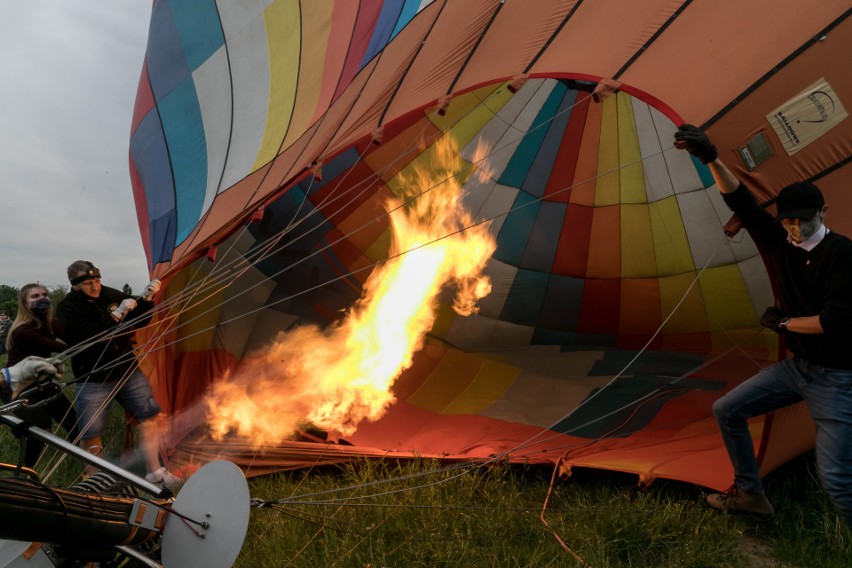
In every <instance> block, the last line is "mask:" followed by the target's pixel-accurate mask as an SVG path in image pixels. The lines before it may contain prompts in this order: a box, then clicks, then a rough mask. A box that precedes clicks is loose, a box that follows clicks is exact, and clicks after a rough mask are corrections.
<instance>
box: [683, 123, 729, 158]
mask: <svg viewBox="0 0 852 568" xmlns="http://www.w3.org/2000/svg"><path fill="white" fill-rule="evenodd" d="M674 145H675V148H677V149H679V150H684V149H686V151H687V152H689V153H690V154H692V155H693V156H695V157H696V158H698V159H699V160H701V163H702V164H709V163H710V162H712V161H713V160H715V159H716V158H718V157H719V152H718V151H717V150H716V146H714V145H713V144H712V143H711V142H710V139H709V138H707V135H706V134H705V133H704V131H703V130H701V129H700V128H698V127H697V126H693V125H691V124H681V125H680V126H678V127H677V132H675V144H674Z"/></svg>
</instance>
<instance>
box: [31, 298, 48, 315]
mask: <svg viewBox="0 0 852 568" xmlns="http://www.w3.org/2000/svg"><path fill="white" fill-rule="evenodd" d="M30 309H31V310H32V311H33V313H36V314H40V315H44V314H46V313H47V312H49V311H50V298H39V299H38V300H36V301H35V302H33V303H32V305H30Z"/></svg>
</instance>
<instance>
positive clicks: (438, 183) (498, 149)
mask: <svg viewBox="0 0 852 568" xmlns="http://www.w3.org/2000/svg"><path fill="white" fill-rule="evenodd" d="M539 88H540V87H539ZM499 91H500V89H495V91H494V92H492V93H491V94H489V96H488V97H486V98H485V99H484V100H482V101H481V102H480V104H479V105H478V106H485V108H488V107H487V105H486V103H487V101H488V99H489V98H490V97H493V96H495V93H497V92H499ZM580 102H582V101H575V102H574V103H573V104H572V105H571V106H569V107H567V108H565V109H563V110H562V111H559V112H558V113H556V114H554V116H553V117H551V118H550V119H548V120H547V121H543V122H542V123H540V124H538V125H536V126H535V127H533V128H531V129H529V130H527V131H525V132H523V133H520V134H519V136H518V137H517V138H516V139H514V140H511V141H509V142H508V143H506V144H504V145H503V146H500V147H498V148H496V149H492V151H491V152H490V153H489V154H488V155H486V156H484V157H483V158H481V159H479V160H477V161H475V162H474V165H475V164H477V163H480V162H482V161H484V160H486V159H488V157H489V156H490V155H491V154H493V153H495V152H498V151H501V150H503V149H504V148H506V147H508V146H511V145H512V144H514V143H515V142H518V141H520V140H521V139H522V138H523V137H525V136H527V135H528V134H529V133H531V132H533V131H535V130H536V129H538V128H541V127H544V126H545V125H546V124H548V123H549V121H551V120H553V119H555V118H556V117H557V116H559V115H560V114H564V113H566V112H568V111H570V110H571V109H572V108H573V107H574V106H576V105H578V104H580ZM527 104H529V103H527ZM469 112H470V111H469ZM491 112H492V114H493V115H495V116H497V113H495V112H494V111H493V110H491ZM426 126H428V125H426ZM426 126H424V130H425V127H426ZM421 133H422V131H421ZM446 134H447V133H445V132H440V133H438V134H436V136H435V139H437V138H439V137H441V136H444V135H446ZM416 141H417V140H416V138H414V139H412V142H410V143H409V146H408V147H407V148H406V149H404V150H403V151H402V152H401V153H400V154H398V156H397V160H395V161H392V162H391V163H390V164H389V165H388V166H387V167H386V168H385V170H384V171H386V170H387V169H390V168H391V167H392V166H393V165H394V164H395V163H396V161H398V159H400V158H401V157H402V156H403V155H404V154H405V153H406V152H407V151H408V149H409V148H411V147H412V146H413V144H414V143H416ZM357 163H358V162H357V161H356V162H354V163H353V166H352V167H354V165H355V164H357ZM379 173H381V172H375V173H373V174H372V175H371V176H370V177H371V178H372V177H377V176H378V174H379ZM455 175H456V174H454V175H451V176H449V177H447V178H445V179H443V180H440V181H438V182H436V183H435V184H434V185H433V186H432V187H430V188H428V189H426V190H425V191H423V192H421V193H420V194H418V195H415V196H412V197H410V198H408V200H413V199H417V198H418V197H420V196H422V195H423V194H425V193H426V192H428V191H431V190H432V189H434V188H436V187H438V186H440V185H441V184H443V183H445V182H446V181H448V180H449V179H452V178H453V177H455ZM603 175H606V174H603ZM368 179H369V178H368ZM592 179H595V178H592ZM365 181H366V180H365ZM588 181H591V180H585V181H584V182H582V183H587V182H588ZM340 183H342V182H340ZM339 185H340V184H338V187H339ZM575 185H576V184H575ZM368 187H369V186H368ZM571 187H573V186H571ZM566 189H570V187H569V188H566ZM359 195H360V194H359ZM306 197H307V194H306ZM338 197H339V196H338ZM336 198H337V197H336ZM356 198H357V196H356ZM353 199H354V198H353ZM352 202H353V201H350V202H349V203H347V204H345V205H344V208H345V207H346V206H347V205H349V204H351V203H352ZM402 206H404V204H401V205H400V206H399V207H397V208H394V209H392V211H395V210H396V209H398V208H400V207H402ZM341 210H342V209H340V210H338V212H339V211H341ZM315 211H317V212H318V210H315ZM512 211H513V210H510V211H509V212H507V214H508V213H511V212H512ZM317 214H318V213H317ZM389 214H390V212H387V213H385V214H383V215H381V216H380V217H378V218H376V219H373V220H371V221H369V222H367V223H365V224H364V225H362V226H361V227H358V228H356V229H354V230H353V231H350V232H349V233H347V234H345V235H344V236H343V237H342V238H341V239H338V240H337V241H335V242H333V243H331V244H330V245H328V246H326V247H324V248H323V249H320V250H318V251H315V252H314V253H312V254H310V255H308V256H306V257H304V258H303V259H300V260H299V261H297V262H295V263H293V264H291V265H290V266H288V267H285V268H284V269H282V270H281V271H279V272H278V273H276V274H274V275H273V276H272V277H274V276H280V275H281V274H283V273H284V272H286V271H287V270H290V269H292V268H294V267H295V266H296V265H298V264H300V263H301V262H303V261H306V260H308V259H310V258H312V257H313V256H315V255H316V254H320V253H322V252H324V251H326V250H328V249H329V248H331V247H332V246H333V245H335V244H338V243H339V242H341V241H342V240H344V239H346V238H348V237H350V236H351V235H353V234H355V233H356V232H357V231H359V230H361V229H363V228H364V227H366V226H369V225H370V224H372V223H374V222H375V221H377V220H378V219H380V218H383V217H386V216H388V215H389ZM332 215H333V214H332ZM319 228H321V225H316V226H315V227H314V228H312V229H310V230H309V231H307V232H306V233H304V234H303V236H304V235H307V234H308V233H310V232H311V231H314V230H317V229H319ZM299 238H301V237H298V238H297V239H295V240H294V241H291V242H290V243H287V244H293V243H295V242H296V241H298V239H299ZM279 239H280V237H279ZM276 242H277V241H276ZM264 245H266V243H264ZM232 247H233V245H232ZM285 247H286V244H285ZM259 248H261V247H259ZM282 248H283V247H282ZM277 250H280V249H276V251H277ZM262 258H268V256H263V257H262ZM245 261H246V259H238V261H237V262H238V263H239V262H245ZM259 261H260V260H257V261H255V262H254V263H256V262H259ZM380 262H381V261H380ZM254 263H251V264H254ZM376 264H378V263H374V264H373V265H371V266H369V267H367V268H370V267H372V266H375V265H376ZM352 275H354V273H351V272H350V273H349V274H345V275H344V277H348V276H352ZM228 276H229V277H231V279H232V280H233V275H228ZM337 280H339V279H335V280H332V281H331V282H335V281H337ZM228 285H230V284H228ZM258 285H260V284H259V283H258V284H256V285H255V286H252V287H250V288H248V289H246V290H244V291H243V292H241V293H240V294H237V295H236V296H235V297H234V298H231V300H232V299H235V298H236V297H238V296H240V295H242V294H243V293H247V292H249V291H251V290H252V289H254V288H255V287H257V286H258ZM311 290H312V289H311ZM307 291H310V290H307ZM307 291H305V292H307ZM287 299H291V298H285V300H287ZM175 302H176V299H175V301H172V302H170V303H168V302H164V303H163V306H158V308H157V311H162V310H163V309H164V308H165V307H166V305H170V304H174V303H175ZM213 309H217V308H216V307H214V308H211V309H210V310H208V311H206V312H204V313H203V314H201V315H206V314H207V313H209V312H210V311H212V310H213ZM183 311H185V310H184V309H182V310H180V311H179V313H178V315H180V313H183ZM251 313H254V312H249V314H251ZM145 315H146V316H147V314H145ZM199 317H201V316H199ZM137 319H138V318H137ZM194 319H197V318H194ZM134 321H135V319H130V320H128V321H126V322H122V324H123V327H125V328H126V327H129V326H130V325H132V324H133V322H134ZM191 321H193V320H189V322H191ZM230 321H233V320H228V322H230ZM189 322H185V323H189ZM228 322H222V324H224V323H228ZM119 327H122V326H119ZM110 331H117V329H115V328H114V330H110ZM203 331H204V330H202V332H203ZM104 333H109V331H107V332H104ZM93 341H94V340H93ZM78 347H79V349H80V350H82V349H84V348H86V347H87V346H85V345H82V344H81V345H80V346H78ZM61 355H62V356H66V357H68V356H71V355H73V352H63V353H62V354H61Z"/></svg>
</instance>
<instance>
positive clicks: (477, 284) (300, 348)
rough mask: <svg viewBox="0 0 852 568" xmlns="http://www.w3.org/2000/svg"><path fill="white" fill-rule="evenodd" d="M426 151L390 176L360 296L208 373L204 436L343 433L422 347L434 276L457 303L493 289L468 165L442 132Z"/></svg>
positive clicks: (381, 397) (390, 399)
mask: <svg viewBox="0 0 852 568" xmlns="http://www.w3.org/2000/svg"><path fill="white" fill-rule="evenodd" d="M482 151H483V150H478V151H477V154H478V153H481V152H482ZM426 153H427V156H425V157H428V160H427V161H428V162H429V167H428V168H416V167H411V168H407V169H406V170H404V171H403V172H402V173H400V174H399V175H398V176H397V177H396V178H395V179H394V180H392V184H393V185H394V187H395V190H396V191H395V192H396V193H397V196H398V198H399V200H395V199H392V200H389V201H388V202H387V203H386V204H385V206H386V208H387V210H388V212H389V219H390V228H391V249H390V252H389V255H388V259H387V261H386V262H384V263H383V264H380V265H378V266H377V268H376V269H374V271H373V272H372V274H371V275H370V277H369V278H368V279H367V282H366V283H365V284H364V289H363V293H362V296H361V298H360V299H359V300H358V302H356V304H355V305H354V306H353V307H352V308H351V309H350V310H349V311H348V313H347V314H346V317H344V319H343V320H342V321H340V322H339V323H337V324H334V325H332V326H331V327H329V328H327V329H320V328H319V327H317V326H313V325H306V326H303V327H300V328H297V329H295V330H293V331H290V332H287V333H283V332H282V333H280V334H279V335H278V337H277V338H276V340H275V341H274V343H273V344H272V345H270V346H268V347H267V348H266V349H265V351H264V352H263V353H261V354H259V355H258V356H255V357H252V358H251V359H247V360H245V361H243V364H242V365H241V366H240V367H239V368H238V369H237V370H236V371H235V372H234V373H233V374H230V375H228V376H225V377H223V379H222V380H219V381H217V382H216V383H215V384H214V387H213V389H212V391H211V393H210V394H209V395H208V397H207V403H208V420H209V424H210V427H211V433H212V435H213V436H214V438H217V439H222V438H223V437H224V436H225V435H227V434H228V433H231V432H234V433H236V434H237V435H239V436H244V437H246V438H248V439H249V440H251V442H252V443H254V444H255V445H257V446H263V445H269V444H275V443H277V442H280V441H282V440H285V439H287V438H289V437H291V436H292V435H293V433H294V432H296V431H297V430H298V429H299V428H300V427H302V426H303V425H304V424H305V423H306V422H309V423H312V424H314V425H316V426H317V427H320V428H322V429H325V430H328V431H337V432H340V433H341V434H343V435H348V434H351V433H352V432H354V431H355V430H356V429H357V427H358V424H359V423H360V422H361V421H362V420H376V419H378V418H380V417H381V416H382V415H383V414H384V413H385V412H386V410H387V408H388V407H389V406H390V405H391V404H393V403H394V402H395V398H394V395H393V393H392V392H391V387H392V386H393V383H394V381H395V380H396V379H397V378H398V377H399V375H400V374H401V373H402V372H403V371H404V370H405V369H407V368H408V367H410V366H411V363H412V357H413V355H414V353H415V352H416V351H418V350H419V349H421V348H422V347H423V341H424V337H425V335H426V334H427V333H428V332H429V330H430V329H431V328H432V325H433V324H434V322H435V317H436V312H437V308H438V296H439V294H440V292H441V290H442V289H443V287H444V286H446V285H448V284H451V285H453V286H454V290H455V298H454V304H453V308H454V309H455V310H456V312H457V313H459V314H461V315H470V314H473V313H475V312H476V302H477V301H478V300H479V299H480V298H483V297H484V296H486V295H487V294H488V293H490V291H491V284H490V281H489V280H488V277H487V276H484V275H483V274H482V271H483V269H484V268H485V264H486V262H487V261H488V259H489V258H490V257H491V254H492V253H493V252H494V249H495V247H496V244H495V242H494V239H493V237H492V236H491V235H490V233H489V224H488V223H480V224H476V223H474V221H473V218H472V217H471V216H470V214H469V213H468V212H467V211H466V210H465V209H464V207H463V204H462V195H463V190H462V183H463V181H464V179H465V178H466V177H467V176H468V175H470V174H473V173H474V172H475V170H474V169H473V167H472V166H471V164H469V163H466V162H464V161H463V160H462V159H461V158H460V157H459V153H458V148H457V147H456V145H455V143H454V142H453V141H452V138H450V137H449V136H444V137H443V138H442V139H441V140H440V141H439V142H438V143H436V144H435V145H433V146H432V147H430V148H428V149H427V150H426ZM478 162H479V160H476V161H475V163H478ZM478 174H479V175H487V174H484V171H483V170H482V169H481V168H480V170H479V172H478Z"/></svg>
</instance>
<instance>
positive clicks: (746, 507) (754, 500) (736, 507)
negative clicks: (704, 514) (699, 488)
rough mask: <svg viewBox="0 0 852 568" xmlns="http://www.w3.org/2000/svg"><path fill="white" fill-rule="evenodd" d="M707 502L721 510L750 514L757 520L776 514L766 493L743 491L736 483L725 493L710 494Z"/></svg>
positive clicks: (767, 518)
mask: <svg viewBox="0 0 852 568" xmlns="http://www.w3.org/2000/svg"><path fill="white" fill-rule="evenodd" d="M707 504H708V505H710V506H711V507H713V508H714V509H719V510H720V511H727V512H730V513H742V514H744V515H748V516H749V517H751V518H752V519H754V520H756V521H768V520H770V519H771V518H772V517H774V516H775V509H773V508H772V503H770V502H769V499H767V498H766V495H765V494H763V493H749V492H747V491H743V490H742V489H740V488H739V487H737V484H736V483H735V484H733V485H731V486H730V487H729V488H728V490H727V491H725V492H724V493H711V494H710V495H708V496H707Z"/></svg>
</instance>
